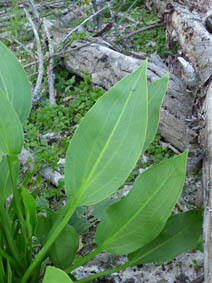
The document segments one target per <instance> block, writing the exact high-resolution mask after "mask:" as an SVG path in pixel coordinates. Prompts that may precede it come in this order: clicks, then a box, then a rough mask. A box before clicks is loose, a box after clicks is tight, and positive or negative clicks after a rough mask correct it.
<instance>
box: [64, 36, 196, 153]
mask: <svg viewBox="0 0 212 283" xmlns="http://www.w3.org/2000/svg"><path fill="white" fill-rule="evenodd" d="M69 50H70V53H69V54H68V55H67V56H66V57H65V59H64V64H65V66H66V68H67V69H68V70H69V71H70V72H71V73H74V74H77V75H79V76H81V77H84V75H85V73H84V71H83V70H86V72H87V73H89V74H90V75H91V78H92V82H93V83H94V84H95V85H97V86H100V87H102V88H104V89H109V88H110V87H111V86H113V85H114V84H115V83H116V82H117V81H119V80H120V79H121V78H122V77H124V76H126V75H127V74H129V73H130V72H132V71H133V70H135V69H136V68H137V67H138V66H139V65H140V64H141V63H142V61H143V60H144V59H145V58H144V56H143V59H137V58H133V57H131V56H127V55H125V54H122V53H120V52H118V51H116V50H114V48H113V47H112V46H111V45H110V44H108V43H106V42H104V41H103V40H101V39H98V40H96V39H95V40H94V39H92V40H91V39H90V40H78V41H75V42H74V43H73V44H72V45H71V47H69ZM167 72H168V68H167V67H166V65H165V64H164V63H163V62H162V60H161V59H160V57H159V56H157V55H152V56H150V58H149V62H148V70H147V76H148V80H149V82H152V81H154V80H156V79H159V78H160V77H162V76H163V75H164V74H166V73H167ZM192 100H193V97H192V96H191V94H190V93H189V92H187V91H186V86H185V84H184V83H183V82H182V81H181V80H180V79H178V78H177V77H176V76H174V75H172V74H171V75H170V80H169V87H168V92H167V94H166V96H165V99H164V102H163V107H162V110H161V121H160V126H159V131H160V133H161V135H162V136H163V137H164V138H165V140H167V141H168V142H170V143H171V144H172V145H174V146H175V147H177V148H178V149H180V150H184V149H185V148H188V147H189V148H190V150H191V151H193V152H195V153H196V149H197V140H196V138H197V137H196V133H195V131H193V130H192V129H191V127H190V125H189V122H188V121H186V118H188V117H189V116H191V112H192Z"/></svg>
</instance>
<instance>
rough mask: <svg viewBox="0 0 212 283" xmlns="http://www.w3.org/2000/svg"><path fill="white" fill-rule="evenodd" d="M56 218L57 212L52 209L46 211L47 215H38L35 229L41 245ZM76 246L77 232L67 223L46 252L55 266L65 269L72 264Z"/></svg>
mask: <svg viewBox="0 0 212 283" xmlns="http://www.w3.org/2000/svg"><path fill="white" fill-rule="evenodd" d="M57 218H58V216H57V214H56V213H54V212H52V211H51V212H50V211H49V212H48V215H47V217H45V216H43V215H39V218H38V225H37V229H36V231H37V237H38V239H39V241H40V242H41V244H42V245H44V244H45V242H46V240H47V238H48V235H49V231H50V230H51V228H52V227H53V225H54V224H55V222H56V221H58V219H57ZM78 247H79V237H78V234H77V233H76V231H75V230H74V228H73V227H72V226H70V225H68V224H67V225H66V226H65V228H64V229H63V231H62V232H61V233H60V234H59V236H58V237H57V239H56V241H55V242H54V244H53V245H52V246H51V248H50V250H49V251H48V253H47V254H48V255H49V257H50V259H51V261H52V262H53V263H54V265H55V266H57V267H59V268H62V269H66V268H67V267H69V266H70V265H71V264H72V262H73V260H74V257H75V255H76V252H77V250H78Z"/></svg>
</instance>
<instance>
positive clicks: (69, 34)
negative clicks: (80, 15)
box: [62, 6, 108, 48]
mask: <svg viewBox="0 0 212 283" xmlns="http://www.w3.org/2000/svg"><path fill="white" fill-rule="evenodd" d="M106 8H108V6H104V7H103V8H102V9H100V10H98V11H97V12H96V13H94V14H93V15H91V16H90V17H88V18H87V19H85V20H84V21H83V22H82V23H81V24H79V25H78V26H77V27H75V28H74V29H73V30H72V31H70V32H69V33H68V34H67V35H66V36H65V38H64V39H63V43H64V46H63V47H62V48H64V47H65V46H66V44H65V42H66V40H67V39H68V38H69V37H70V36H71V35H72V34H73V33H74V32H75V31H77V30H78V29H79V28H80V27H82V26H83V25H85V24H86V23H87V22H89V21H90V20H92V19H93V18H94V17H95V16H97V15H98V14H100V13H101V12H102V11H104V10H105V9H106Z"/></svg>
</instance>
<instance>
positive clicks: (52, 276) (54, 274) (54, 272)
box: [43, 266, 73, 283]
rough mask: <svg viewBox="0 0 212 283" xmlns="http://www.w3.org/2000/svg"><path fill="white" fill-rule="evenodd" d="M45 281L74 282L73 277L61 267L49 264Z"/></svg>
mask: <svg viewBox="0 0 212 283" xmlns="http://www.w3.org/2000/svg"><path fill="white" fill-rule="evenodd" d="M43 283H73V281H72V280H71V278H70V277H69V276H68V275H67V273H65V272H64V271H62V270H61V269H59V268H56V267H53V266H48V267H47V268H46V272H45V275H44V278H43Z"/></svg>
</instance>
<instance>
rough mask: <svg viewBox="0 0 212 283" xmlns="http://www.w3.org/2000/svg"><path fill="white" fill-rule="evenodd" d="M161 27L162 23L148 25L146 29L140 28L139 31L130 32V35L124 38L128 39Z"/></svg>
mask: <svg viewBox="0 0 212 283" xmlns="http://www.w3.org/2000/svg"><path fill="white" fill-rule="evenodd" d="M162 26H163V23H159V24H153V25H149V26H146V27H142V28H140V29H137V30H135V31H133V32H131V33H128V34H127V35H126V36H125V37H124V38H129V37H132V36H133V35H135V34H138V33H141V32H143V31H146V30H150V29H153V28H158V27H162Z"/></svg>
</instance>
